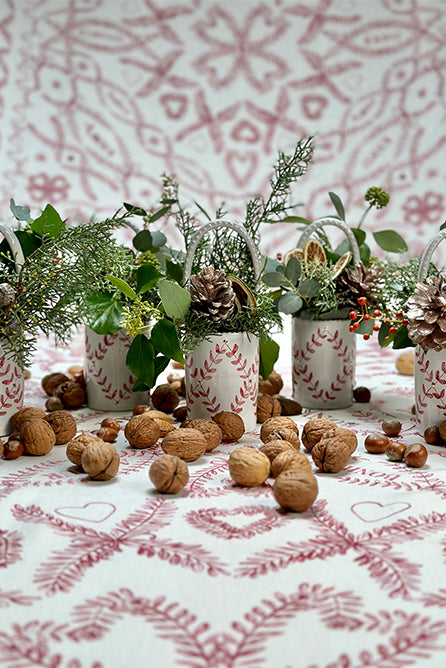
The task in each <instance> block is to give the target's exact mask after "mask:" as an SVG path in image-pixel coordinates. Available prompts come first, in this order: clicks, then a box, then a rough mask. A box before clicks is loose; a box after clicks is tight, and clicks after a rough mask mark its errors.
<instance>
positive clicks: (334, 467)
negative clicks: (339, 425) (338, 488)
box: [311, 436, 350, 473]
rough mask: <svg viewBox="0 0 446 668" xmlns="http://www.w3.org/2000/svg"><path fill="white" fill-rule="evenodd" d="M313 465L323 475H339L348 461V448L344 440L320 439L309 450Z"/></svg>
mask: <svg viewBox="0 0 446 668" xmlns="http://www.w3.org/2000/svg"><path fill="white" fill-rule="evenodd" d="M311 456H312V458H313V461H314V463H315V464H316V466H317V467H318V469H319V470H320V471H323V472H324V473H339V471H342V469H343V468H344V466H346V465H347V464H348V460H349V459H350V447H349V445H348V444H347V443H346V442H345V440H344V439H342V438H339V437H337V436H334V437H332V438H330V437H329V438H325V437H324V438H321V440H320V441H318V442H317V443H316V444H315V445H314V446H313V448H312V450H311Z"/></svg>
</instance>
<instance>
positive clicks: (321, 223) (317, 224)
mask: <svg viewBox="0 0 446 668" xmlns="http://www.w3.org/2000/svg"><path fill="white" fill-rule="evenodd" d="M325 225H333V226H334V227H339V229H340V230H342V231H343V232H344V234H345V236H346V237H347V239H348V240H349V242H350V246H351V248H352V255H353V264H354V265H355V266H358V265H359V264H360V262H361V256H360V254H359V246H358V242H357V241H356V237H355V235H354V234H353V232H352V231H351V229H350V228H349V227H347V225H346V224H345V223H344V222H343V221H342V220H340V219H339V218H334V217H331V216H326V217H325V218H318V219H317V220H315V221H314V222H313V223H310V225H308V227H307V228H306V229H305V230H304V231H303V232H302V234H301V236H300V239H299V241H298V242H297V248H298V249H300V250H302V248H303V246H304V244H305V242H306V241H307V240H308V239H309V238H310V237H311V235H312V234H313V232H316V231H317V230H320V229H321V228H322V227H325Z"/></svg>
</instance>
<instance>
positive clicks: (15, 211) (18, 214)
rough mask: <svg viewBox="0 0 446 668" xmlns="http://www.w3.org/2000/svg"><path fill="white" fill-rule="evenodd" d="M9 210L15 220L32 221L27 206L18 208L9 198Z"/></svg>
mask: <svg viewBox="0 0 446 668" xmlns="http://www.w3.org/2000/svg"><path fill="white" fill-rule="evenodd" d="M9 208H10V209H11V213H12V215H13V216H14V218H15V219H16V220H25V221H27V222H28V221H30V220H32V219H31V210H30V208H29V206H19V205H17V204H16V203H15V202H14V200H13V199H12V198H11V199H10V200H9Z"/></svg>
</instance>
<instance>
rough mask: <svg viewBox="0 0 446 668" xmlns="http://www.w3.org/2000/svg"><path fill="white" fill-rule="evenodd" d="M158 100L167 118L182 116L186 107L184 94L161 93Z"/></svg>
mask: <svg viewBox="0 0 446 668" xmlns="http://www.w3.org/2000/svg"><path fill="white" fill-rule="evenodd" d="M160 101H161V104H162V105H163V108H164V111H165V112H166V115H167V116H168V117H169V118H174V119H177V118H181V117H182V116H184V112H185V111H186V107H187V97H186V96H185V95H177V94H175V93H171V94H166V95H161V97H160Z"/></svg>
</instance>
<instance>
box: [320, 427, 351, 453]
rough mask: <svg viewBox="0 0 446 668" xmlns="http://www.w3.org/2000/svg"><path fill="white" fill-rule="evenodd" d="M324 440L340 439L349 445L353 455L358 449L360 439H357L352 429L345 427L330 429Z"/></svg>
mask: <svg viewBox="0 0 446 668" xmlns="http://www.w3.org/2000/svg"><path fill="white" fill-rule="evenodd" d="M322 438H340V439H341V440H342V441H344V443H346V444H347V445H348V448H349V450H350V454H351V455H352V454H353V453H354V452H355V450H356V448H357V447H358V439H357V438H356V434H354V433H353V432H352V431H351V430H350V429H345V428H344V427H334V428H333V429H328V430H327V431H326V432H325V433H324V435H323V436H322Z"/></svg>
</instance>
